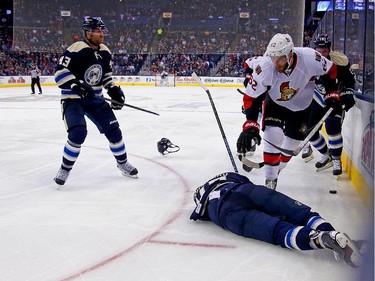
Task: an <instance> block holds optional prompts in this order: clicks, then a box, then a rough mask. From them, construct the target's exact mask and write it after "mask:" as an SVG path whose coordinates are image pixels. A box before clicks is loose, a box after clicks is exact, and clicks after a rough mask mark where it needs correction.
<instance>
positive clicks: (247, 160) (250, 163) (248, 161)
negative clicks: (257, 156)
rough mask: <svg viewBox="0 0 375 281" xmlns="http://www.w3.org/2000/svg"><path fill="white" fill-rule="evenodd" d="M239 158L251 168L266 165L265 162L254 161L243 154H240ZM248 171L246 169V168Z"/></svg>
mask: <svg viewBox="0 0 375 281" xmlns="http://www.w3.org/2000/svg"><path fill="white" fill-rule="evenodd" d="M238 159H240V161H241V162H242V164H244V165H246V166H247V167H249V168H254V169H260V168H262V167H263V166H264V162H259V163H258V162H253V161H251V160H250V159H248V158H246V157H245V156H243V155H241V154H240V155H238ZM245 171H246V170H245Z"/></svg>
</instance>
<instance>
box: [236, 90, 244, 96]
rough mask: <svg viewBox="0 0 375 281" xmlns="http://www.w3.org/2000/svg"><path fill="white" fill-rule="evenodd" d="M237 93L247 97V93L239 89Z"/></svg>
mask: <svg viewBox="0 0 375 281" xmlns="http://www.w3.org/2000/svg"><path fill="white" fill-rule="evenodd" d="M237 92H239V93H240V94H241V95H245V93H244V92H242V91H241V90H240V89H237Z"/></svg>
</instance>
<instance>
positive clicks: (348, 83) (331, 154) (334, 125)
mask: <svg viewBox="0 0 375 281" xmlns="http://www.w3.org/2000/svg"><path fill="white" fill-rule="evenodd" d="M313 42H314V48H315V50H316V51H318V52H319V53H321V54H322V56H324V57H325V58H327V59H329V60H331V61H332V62H334V63H335V64H336V65H337V80H338V83H339V92H340V100H341V102H340V103H338V106H339V107H338V110H336V111H334V112H333V114H331V116H329V117H328V118H327V119H326V121H325V123H324V125H325V129H326V132H327V138H328V146H327V143H326V140H325V138H324V137H323V136H322V134H321V133H320V132H319V131H318V132H316V134H314V136H313V137H312V138H311V139H310V143H311V144H312V145H313V146H314V147H315V148H316V149H317V150H318V151H319V152H320V153H321V154H322V158H321V159H320V160H319V161H318V162H316V164H315V167H316V169H317V171H318V172H319V171H322V170H325V169H327V168H330V167H332V166H333V170H332V174H333V175H334V176H338V175H341V174H342V164H341V154H342V149H343V139H342V134H341V130H342V122H343V118H344V113H343V112H344V111H343V109H344V110H345V111H348V110H349V109H350V108H352V107H353V106H354V104H355V100H354V94H353V92H354V91H353V89H354V84H355V78H354V74H353V72H352V71H351V70H350V63H349V59H348V57H347V56H346V55H344V54H343V53H340V52H334V51H331V40H330V39H329V37H328V35H327V34H320V35H318V36H316V37H315V38H314V41H313ZM323 80H324V76H322V77H319V78H318V79H316V83H315V84H316V85H315V90H314V99H313V101H312V103H311V105H310V120H309V123H308V127H309V128H312V127H314V126H315V124H317V123H318V122H319V120H320V119H321V118H322V117H323V115H324V114H325V113H326V112H327V110H328V107H326V106H325V104H324V98H323V96H324V94H325V93H326V90H325V87H324V86H323V85H322V84H323ZM302 158H303V159H304V160H305V162H308V161H310V160H312V159H313V158H314V155H313V152H312V149H311V146H310V145H307V146H306V147H305V148H304V150H303V151H302Z"/></svg>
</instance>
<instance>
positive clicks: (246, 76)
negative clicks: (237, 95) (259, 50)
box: [243, 67, 253, 88]
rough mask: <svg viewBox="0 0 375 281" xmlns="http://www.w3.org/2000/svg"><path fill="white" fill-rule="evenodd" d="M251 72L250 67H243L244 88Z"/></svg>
mask: <svg viewBox="0 0 375 281" xmlns="http://www.w3.org/2000/svg"><path fill="white" fill-rule="evenodd" d="M252 73H253V70H252V69H251V68H250V67H247V68H246V69H245V79H244V81H243V85H244V86H245V88H246V87H247V84H249V81H250V78H251V74H252Z"/></svg>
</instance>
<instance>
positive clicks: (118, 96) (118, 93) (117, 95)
mask: <svg viewBox="0 0 375 281" xmlns="http://www.w3.org/2000/svg"><path fill="white" fill-rule="evenodd" d="M107 93H108V95H109V96H110V97H111V99H113V100H114V101H116V103H114V102H111V107H112V109H114V110H120V109H121V108H122V107H123V106H124V102H125V95H124V93H123V91H122V90H121V88H120V87H119V86H111V87H109V88H108V92H107Z"/></svg>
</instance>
